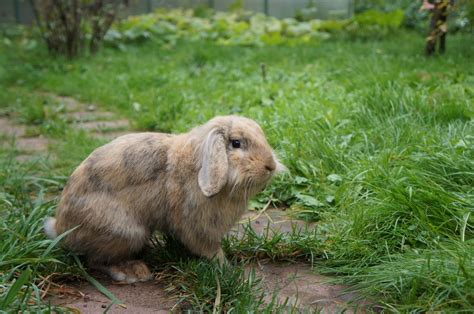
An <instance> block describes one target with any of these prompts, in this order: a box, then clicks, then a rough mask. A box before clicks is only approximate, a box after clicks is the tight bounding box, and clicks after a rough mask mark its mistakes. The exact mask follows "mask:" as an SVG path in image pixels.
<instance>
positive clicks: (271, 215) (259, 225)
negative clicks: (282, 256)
mask: <svg viewBox="0 0 474 314" xmlns="http://www.w3.org/2000/svg"><path fill="white" fill-rule="evenodd" d="M249 222H250V225H251V226H252V229H253V231H255V233H256V234H257V235H264V234H268V235H269V236H270V237H271V235H272V234H273V233H274V232H276V233H289V232H292V231H293V230H294V229H305V228H310V227H311V226H313V225H314V224H308V223H306V222H304V221H302V220H295V219H292V218H291V217H289V216H288V213H287V212H286V211H283V210H281V209H277V208H272V209H267V210H265V211H262V212H257V211H247V212H246V213H245V214H244V215H243V216H242V218H241V219H240V221H239V223H238V224H237V225H236V226H235V227H234V228H233V229H232V232H233V233H236V234H237V235H240V236H241V235H243V234H244V226H245V225H247V224H248V223H249Z"/></svg>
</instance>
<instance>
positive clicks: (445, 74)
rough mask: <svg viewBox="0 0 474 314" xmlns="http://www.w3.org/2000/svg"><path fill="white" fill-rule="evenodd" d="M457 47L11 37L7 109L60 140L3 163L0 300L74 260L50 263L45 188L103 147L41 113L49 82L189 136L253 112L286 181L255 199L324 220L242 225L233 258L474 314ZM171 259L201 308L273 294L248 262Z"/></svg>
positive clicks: (3, 67) (463, 85)
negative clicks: (63, 53)
mask: <svg viewBox="0 0 474 314" xmlns="http://www.w3.org/2000/svg"><path fill="white" fill-rule="evenodd" d="M448 40H449V42H448V52H447V54H446V55H445V56H436V57H434V58H430V59H427V58H425V57H424V56H423V55H422V48H423V44H424V41H423V38H422V37H421V36H418V35H416V34H411V33H401V34H400V35H399V37H396V38H395V37H393V38H387V39H385V40H382V41H364V42H358V41H354V42H348V41H342V40H329V41H324V42H320V43H312V44H307V45H296V46H291V47H290V46H271V47H224V46H217V45H215V44H210V43H205V42H195V43H189V42H179V43H178V44H177V45H176V46H175V47H173V48H171V49H169V48H163V47H160V46H159V45H157V44H154V43H143V44H141V45H137V46H127V50H126V51H125V52H121V51H118V50H113V49H104V50H103V51H102V52H100V53H99V54H98V55H96V56H94V57H83V58H80V59H78V60H75V61H68V60H64V59H60V58H57V59H53V58H50V57H48V56H47V55H46V52H45V51H44V50H43V48H42V47H41V46H39V47H36V48H33V49H30V48H28V45H27V44H24V45H22V44H21V43H20V44H13V46H6V45H5V44H0V87H1V88H2V90H3V91H4V92H3V93H2V94H0V110H1V111H0V112H2V113H3V114H8V115H11V116H13V117H15V118H16V119H17V120H18V121H20V122H23V123H28V124H33V125H35V127H36V128H37V129H38V130H39V131H38V132H41V133H42V134H44V135H45V136H48V137H51V138H55V139H56V140H57V145H55V146H54V147H52V152H53V154H55V155H56V156H58V158H53V159H52V160H40V161H39V162H38V163H36V164H29V165H28V164H27V165H19V164H17V163H16V162H15V161H14V160H13V159H12V158H6V157H5V159H6V160H9V161H8V162H2V164H1V166H0V181H1V182H2V183H3V184H2V186H3V188H2V190H1V194H0V195H1V200H2V201H1V205H0V206H1V207H0V216H1V217H2V218H4V219H3V221H2V227H1V228H2V232H1V235H0V245H1V247H2V252H13V253H11V254H14V255H11V256H10V255H8V254H6V255H5V254H2V257H1V258H0V275H1V276H2V277H1V282H3V283H0V304H2V300H6V299H5V298H6V296H7V295H8V291H12V290H11V289H13V288H15V289H17V287H14V285H15V282H16V281H15V280H17V281H19V280H20V279H24V278H25V277H21V275H22V274H28V273H26V272H27V269H30V270H32V272H31V274H28V276H29V277H28V278H29V280H28V282H29V283H30V285H28V288H26V287H24V289H22V290H21V291H22V292H17V291H16V290H14V292H15V293H11V294H10V295H16V296H17V299H16V301H15V300H14V301H12V302H13V303H11V304H15V306H17V308H18V309H24V307H26V306H29V305H28V304H27V303H26V301H25V300H27V299H29V298H31V299H32V300H36V301H35V302H39V301H38V298H37V297H35V296H36V295H35V293H36V294H37V292H35V291H37V290H35V289H39V288H37V286H35V285H36V284H38V283H39V282H40V279H39V278H40V277H39V276H40V275H41V274H45V273H47V272H52V271H53V270H56V269H58V270H60V271H65V272H73V271H74V270H76V271H77V268H76V267H75V266H74V262H73V261H72V260H71V259H69V258H68V257H64V255H65V253H64V252H63V251H61V250H59V249H54V250H52V251H51V252H50V253H49V254H48V255H47V256H42V252H44V250H45V249H46V247H47V246H48V245H49V243H50V242H48V240H45V239H44V237H43V236H42V235H41V234H40V232H39V228H40V220H41V217H43V216H44V215H46V214H50V213H51V211H52V210H53V209H54V206H55V204H56V203H55V201H53V202H46V201H45V200H44V198H42V197H38V195H51V194H52V195H56V196H57V194H58V193H59V187H61V186H62V185H63V184H64V182H65V176H67V175H69V174H70V172H71V171H72V170H73V169H74V167H75V166H76V165H77V164H78V163H79V162H80V161H81V160H82V159H83V158H85V157H86V156H87V154H88V153H89V152H90V151H91V150H92V149H94V147H97V146H98V145H100V142H97V141H92V140H90V139H89V138H88V137H87V135H86V134H84V133H79V132H77V131H74V130H71V129H70V127H68V126H67V125H66V124H65V123H63V121H61V119H59V118H58V116H57V115H55V113H54V108H55V105H54V104H53V103H48V105H47V106H46V108H50V109H44V108H43V106H42V105H41V104H42V101H44V99H42V96H38V92H44V91H48V92H53V93H57V94H61V95H70V96H72V97H75V98H77V99H79V100H82V101H85V102H93V103H96V104H99V105H100V106H102V107H104V108H107V109H108V110H111V111H114V112H117V113H119V114H120V115H123V116H124V117H127V118H129V119H131V120H132V122H133V126H134V128H135V129H137V130H157V131H166V132H168V131H169V132H181V131H185V130H187V129H189V128H190V127H191V126H194V125H196V124H199V123H202V122H204V121H206V120H207V119H209V118H211V117H212V116H214V115H216V114H229V113H237V114H242V115H245V116H249V117H251V118H254V119H256V120H257V121H258V122H259V123H261V125H262V126H263V128H264V129H265V131H266V134H267V135H268V138H269V140H270V142H271V144H272V146H273V147H275V149H276V151H277V152H278V154H279V155H280V156H281V158H282V160H283V162H284V163H285V164H286V165H287V166H288V168H289V169H290V171H291V175H288V176H285V177H281V178H278V179H277V180H276V181H275V183H274V184H272V185H271V186H270V187H269V188H268V189H267V190H266V191H265V192H264V193H263V194H262V195H260V196H259V197H257V198H256V200H255V202H254V203H253V204H257V205H258V204H260V203H265V202H266V200H268V197H271V198H272V199H273V201H274V203H275V204H277V205H287V206H289V211H290V212H291V213H292V214H293V215H295V216H296V217H300V218H303V219H307V220H313V221H317V224H316V228H315V229H308V230H305V231H303V232H297V231H295V232H294V233H291V234H282V235H278V234H277V235H275V236H274V237H265V236H257V235H256V234H254V233H252V232H251V230H247V234H246V237H245V238H244V240H238V239H235V238H232V237H231V238H228V239H227V240H226V241H225V248H226V251H227V253H228V254H229V256H230V257H233V258H234V259H235V262H236V263H237V265H239V264H238V263H241V262H243V261H246V260H248V259H255V258H259V257H262V256H263V257H269V258H271V259H273V260H275V261H281V260H285V261H288V260H290V261H291V260H299V261H304V262H307V263H308V264H316V265H317V267H316V269H317V270H318V271H320V272H324V273H330V274H337V275H339V276H338V277H337V280H338V281H340V282H345V283H350V284H351V285H352V286H353V288H354V289H356V290H357V291H359V292H360V293H363V294H364V295H371V296H372V298H375V299H376V300H377V303H378V304H379V305H380V306H382V307H383V308H386V309H388V310H399V311H430V310H431V311H437V310H444V311H450V310H453V311H466V312H467V311H469V310H470V309H472V307H473V306H474V287H473V284H472V282H474V278H473V276H474V265H473V262H472V261H473V258H474V256H473V255H474V242H473V241H474V238H473V231H474V212H473V211H474V171H473V169H474V125H473V117H474V105H473V99H474V97H473V96H474V58H473V56H474V48H473V47H472V45H468V44H467V43H468V42H469V41H470V40H472V38H470V37H469V36H468V35H456V36H450V37H449V39H448ZM262 63H263V64H265V68H266V72H267V75H266V79H265V80H264V79H263V78H262V73H261V64H262ZM134 103H135V105H134ZM137 104H138V105H137ZM48 106H49V107H48ZM48 110H49V111H48ZM48 125H49V127H47V126H48ZM8 154H9V151H8V149H4V152H3V156H7V155H8ZM3 156H2V158H3ZM42 178H43V180H42ZM45 179H48V180H45ZM7 231H8V232H7ZM18 241H22V242H18ZM17 247H21V250H17V249H16V248H17ZM9 254H10V253H9ZM165 264H166V265H168V266H166V267H168V268H166V269H167V270H169V272H168V273H169V274H170V277H169V282H179V284H176V285H174V286H173V287H172V291H174V292H177V293H178V295H180V296H181V297H182V298H183V302H184V303H186V304H190V305H191V306H192V308H194V309H198V310H203V311H210V310H212V309H213V306H214V303H213V302H214V301H215V299H216V291H217V284H216V278H218V280H217V281H219V282H220V289H221V292H222V294H221V297H222V299H221V306H222V307H221V309H235V310H236V311H240V310H242V309H245V308H249V309H255V307H251V306H253V305H255V304H257V306H260V305H261V304H259V303H258V298H259V295H260V294H259V293H258V292H257V293H253V296H254V297H252V298H250V299H249V296H248V295H249V294H252V293H250V292H249V291H261V290H259V289H261V288H259V287H258V284H256V283H255V282H252V280H251V279H252V278H250V277H249V275H247V274H244V273H243V272H241V271H239V270H238V269H227V270H223V271H221V270H218V269H215V268H213V266H212V265H211V264H209V263H207V262H203V261H196V260H192V259H191V260H189V261H181V262H179V263H178V264H175V265H174V267H176V268H173V267H172V266H170V265H173V258H172V257H170V258H168V260H167V263H165ZM204 268H205V269H208V270H209V271H207V272H205V271H203V269H204ZM223 272H224V273H223ZM25 276H26V275H25ZM15 278H16V279H15ZM226 280H228V281H226ZM232 286H238V287H240V288H239V289H238V291H236V292H235V294H232V293H231V292H228V291H229V290H226V289H228V287H232ZM35 287H36V288H35ZM9 289H10V290H9ZM240 292H242V293H240ZM229 293H231V294H229ZM2 298H3V299H2ZM236 300H237V301H236ZM3 302H4V301H3ZM15 302H16V303H15ZM34 304H36V305H37V306H39V305H38V303H34ZM36 305H35V306H36ZM275 306H276V305H275ZM275 308H276V307H275Z"/></svg>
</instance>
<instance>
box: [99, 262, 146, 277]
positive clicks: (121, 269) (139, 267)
mask: <svg viewBox="0 0 474 314" xmlns="http://www.w3.org/2000/svg"><path fill="white" fill-rule="evenodd" d="M100 269H101V270H102V271H104V272H105V273H107V274H108V275H109V276H110V277H112V279H113V280H116V281H119V282H124V283H134V282H139V281H148V280H150V279H151V278H152V274H151V272H150V270H149V269H148V266H146V264H145V263H144V262H142V261H137V260H133V261H126V262H123V263H120V264H117V265H111V266H103V267H101V268H100Z"/></svg>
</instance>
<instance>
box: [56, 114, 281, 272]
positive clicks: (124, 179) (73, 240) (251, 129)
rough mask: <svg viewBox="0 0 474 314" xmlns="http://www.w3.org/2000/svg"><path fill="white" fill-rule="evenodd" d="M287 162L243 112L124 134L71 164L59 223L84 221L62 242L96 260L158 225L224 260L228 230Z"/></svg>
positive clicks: (135, 247) (136, 247)
mask: <svg viewBox="0 0 474 314" xmlns="http://www.w3.org/2000/svg"><path fill="white" fill-rule="evenodd" d="M232 139H238V140H240V141H241V143H242V147H241V148H240V149H236V148H232V145H231V140H232ZM281 168H282V167H281V165H280V164H279V163H278V161H277V160H276V158H275V156H274V154H273V152H272V149H271V148H270V146H269V145H268V143H267V141H266V139H265V137H264V134H263V132H262V130H261V129H260V127H259V126H258V125H257V124H256V123H255V122H254V121H252V120H250V119H246V118H243V117H237V116H225V117H216V118H214V119H212V120H210V121H209V122H208V123H206V124H204V125H202V126H200V127H197V128H195V129H193V130H191V131H190V132H189V133H185V134H178V135H169V134H160V133H138V134H129V135H125V136H121V137H119V138H117V139H115V140H114V141H112V142H110V143H108V144H106V145H104V146H102V147H99V148H98V149H96V150H95V151H94V152H93V153H92V154H91V155H90V156H89V157H87V158H86V159H85V160H84V161H83V162H82V163H81V164H80V165H79V167H77V169H76V170H75V171H74V172H73V174H72V175H71V177H70V179H69V182H68V183H67V184H66V187H65V188H64V191H63V193H62V196H61V200H60V202H59V205H58V208H57V212H56V223H55V231H56V233H57V234H61V233H63V232H65V231H67V230H69V229H71V228H74V227H76V226H78V225H80V227H79V228H78V229H76V230H74V231H73V232H72V233H71V234H69V235H67V236H66V237H65V239H64V243H65V245H66V246H67V247H68V248H69V249H71V250H74V251H77V252H82V253H85V254H86V255H87V256H88V258H89V260H90V263H91V264H92V265H94V264H95V265H98V267H102V266H100V265H118V264H120V263H122V264H123V262H126V261H127V260H130V259H132V258H133V256H134V254H135V253H138V252H139V251H140V250H142V249H143V247H144V245H145V243H146V242H147V240H148V239H149V237H150V235H151V234H152V233H153V232H154V231H155V230H158V231H160V232H163V233H166V234H171V235H173V236H175V237H176V238H178V239H179V240H180V241H181V242H182V243H183V244H184V245H185V246H186V247H187V248H189V250H190V251H192V252H193V253H195V254H198V255H201V256H204V257H207V258H213V257H217V258H218V259H219V260H220V261H221V262H222V261H223V260H224V253H223V252H222V249H221V246H220V242H221V238H222V236H223V235H224V234H225V233H226V232H228V231H229V230H230V229H231V227H232V226H233V224H234V223H235V222H236V221H237V220H238V219H239V218H240V216H241V215H242V213H243V212H244V211H245V209H246V207H247V202H248V199H249V198H250V197H251V196H252V195H254V194H256V193H257V192H258V191H260V190H262V189H263V188H264V187H265V185H266V184H267V183H268V181H269V180H270V178H271V177H272V175H273V174H274V172H275V170H278V169H281ZM113 269H115V268H113V267H112V268H109V271H110V272H113Z"/></svg>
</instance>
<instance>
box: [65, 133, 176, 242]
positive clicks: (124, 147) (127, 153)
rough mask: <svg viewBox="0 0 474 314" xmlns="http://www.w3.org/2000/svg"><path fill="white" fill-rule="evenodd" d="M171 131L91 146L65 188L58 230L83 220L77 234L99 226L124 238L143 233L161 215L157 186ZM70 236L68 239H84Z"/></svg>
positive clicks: (163, 170) (162, 194)
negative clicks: (90, 151) (91, 150)
mask: <svg viewBox="0 0 474 314" xmlns="http://www.w3.org/2000/svg"><path fill="white" fill-rule="evenodd" d="M170 137H171V136H170V135H167V134H160V133H136V134H129V135H125V136H121V137H119V138H117V139H115V140H114V141H112V142H110V143H108V144H106V145H104V146H102V147H99V148H97V149H96V150H95V151H94V152H92V153H91V154H90V155H89V157H87V158H86V159H85V160H84V161H83V162H82V163H81V164H80V165H79V167H77V169H76V170H75V171H74V172H73V174H72V175H71V177H70V179H69V181H68V183H67V184H66V186H65V188H64V191H63V193H62V196H61V201H60V203H59V205H58V209H57V213H56V214H57V215H56V217H57V224H56V228H57V231H58V232H59V233H62V232H64V231H66V230H68V229H70V228H73V227H75V226H77V225H81V227H80V229H78V230H77V231H75V232H74V234H76V236H83V237H87V236H89V234H94V232H93V231H94V230H96V231H97V230H101V231H106V232H105V233H107V234H113V235H116V236H120V237H124V238H126V239H129V238H140V239H141V238H144V237H147V236H148V235H149V233H150V232H151V230H152V229H153V228H154V227H155V224H156V222H157V221H159V220H162V217H161V216H162V215H163V213H162V212H161V211H159V210H158V209H159V208H163V207H166V204H164V203H165V199H166V195H165V193H166V192H165V191H163V189H160V188H159V187H160V186H162V185H163V182H164V181H166V168H167V164H168V147H169V143H168V142H169V141H170ZM153 208H156V209H157V210H153ZM81 230H82V231H81ZM91 231H92V232H91ZM66 240H67V239H66ZM70 240H71V241H66V242H74V243H79V242H80V243H87V242H88V241H75V240H74V239H70ZM89 242H90V241H89ZM78 250H79V251H81V248H78Z"/></svg>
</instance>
